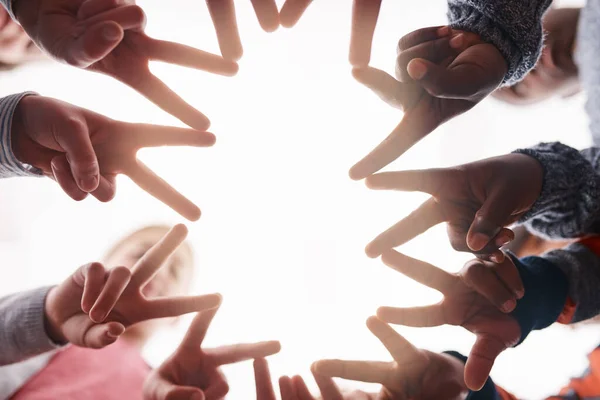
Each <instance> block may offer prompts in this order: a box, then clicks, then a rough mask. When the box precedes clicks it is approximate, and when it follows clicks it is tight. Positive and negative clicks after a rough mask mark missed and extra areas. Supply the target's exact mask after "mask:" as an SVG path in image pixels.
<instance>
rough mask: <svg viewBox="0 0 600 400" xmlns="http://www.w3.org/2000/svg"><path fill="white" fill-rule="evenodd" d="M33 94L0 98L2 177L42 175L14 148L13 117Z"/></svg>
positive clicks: (0, 176)
mask: <svg viewBox="0 0 600 400" xmlns="http://www.w3.org/2000/svg"><path fill="white" fill-rule="evenodd" d="M0 1H1V0H0ZM32 94H34V93H31V92H25V93H18V94H13V95H10V96H7V97H4V98H1V99H0V179H1V178H11V177H16V176H39V175H40V172H39V171H37V170H36V169H35V168H33V167H31V166H28V165H26V164H23V163H22V162H20V161H19V160H18V159H17V158H16V157H15V154H14V152H13V148H12V136H13V119H14V116H15V114H16V111H17V106H18V104H19V102H20V101H21V99H22V98H23V97H25V96H29V95H32Z"/></svg>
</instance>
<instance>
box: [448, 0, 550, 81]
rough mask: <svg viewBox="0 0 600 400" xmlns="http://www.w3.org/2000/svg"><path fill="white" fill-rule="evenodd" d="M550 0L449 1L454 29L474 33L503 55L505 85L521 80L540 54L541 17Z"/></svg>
mask: <svg viewBox="0 0 600 400" xmlns="http://www.w3.org/2000/svg"><path fill="white" fill-rule="evenodd" d="M551 3H552V0H532V1H516V0H496V1H493V2H492V1H487V0H448V18H449V20H450V24H451V25H452V27H453V28H456V29H460V30H465V31H469V32H474V33H477V34H478V35H479V36H481V38H482V39H483V40H485V41H486V42H490V43H492V44H494V45H495V46H496V47H497V48H498V50H499V51H500V53H502V55H503V56H504V58H505V60H506V62H507V64H508V70H507V72H506V75H505V77H504V84H512V83H515V82H516V81H518V80H520V79H521V78H522V77H523V76H524V75H525V74H526V73H527V72H528V71H529V70H530V69H532V68H533V67H534V66H535V64H536V63H537V60H538V58H539V56H540V53H541V49H542V43H543V31H542V16H543V14H544V12H545V11H546V10H547V9H548V7H549V6H550V4H551Z"/></svg>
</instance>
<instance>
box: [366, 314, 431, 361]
mask: <svg viewBox="0 0 600 400" xmlns="http://www.w3.org/2000/svg"><path fill="white" fill-rule="evenodd" d="M367 327H368V328H369V330H370V331H371V333H373V335H375V336H377V339H379V340H380V341H381V343H382V344H383V345H384V346H385V348H386V349H387V350H388V352H389V353H390V354H391V356H392V357H393V358H394V360H395V361H396V362H397V363H398V364H401V365H404V364H407V363H411V361H412V360H413V359H414V358H416V357H417V356H418V355H419V353H418V350H417V348H416V347H415V346H413V345H412V343H410V342H409V341H408V340H406V339H404V338H403V337H402V336H400V335H399V334H398V333H397V332H396V331H395V330H394V329H392V327H391V326H389V325H388V324H386V323H385V322H383V321H382V320H380V319H379V318H377V317H370V318H369V319H368V320H367Z"/></svg>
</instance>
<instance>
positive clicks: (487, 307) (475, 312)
mask: <svg viewBox="0 0 600 400" xmlns="http://www.w3.org/2000/svg"><path fill="white" fill-rule="evenodd" d="M382 260H383V262H384V263H385V264H386V265H388V266H389V267H391V268H393V269H394V270H396V271H398V272H400V273H402V274H404V275H406V276H407V277H409V278H411V279H413V280H415V281H417V282H419V283H421V284H423V285H425V286H428V287H430V288H432V289H435V290H437V291H439V292H441V293H442V294H443V295H444V299H443V300H442V301H441V302H440V303H438V304H434V305H430V306H424V307H410V308H391V307H381V308H380V309H379V310H378V311H377V316H378V317H379V318H381V319H382V320H383V321H385V322H389V323H393V324H400V325H406V326H413V327H433V326H440V325H445V324H449V325H456V326H462V327H463V328H465V329H467V330H468V331H470V332H473V333H474V334H475V335H476V336H477V340H476V341H475V344H474V345H473V349H472V350H471V355H470V356H469V359H468V361H467V364H466V366H465V382H466V384H467V386H468V387H469V388H470V389H473V390H479V389H480V388H481V387H482V386H483V384H484V383H485V381H486V379H487V377H488V376H489V373H490V371H491V369H492V366H493V364H494V361H495V359H496V357H498V355H499V354H500V353H502V352H503V351H504V350H506V349H507V348H509V347H512V346H514V345H516V344H517V343H518V342H519V340H520V338H521V327H520V325H519V323H518V321H517V320H516V319H515V318H514V317H512V316H510V315H508V314H505V313H508V312H511V311H513V310H514V308H515V307H516V300H514V298H516V297H517V296H516V295H515V294H514V293H513V292H511V291H509V290H508V289H507V286H508V287H515V286H516V287H518V288H519V289H517V290H518V291H520V292H521V293H523V292H524V289H523V286H522V283H521V281H520V277H519V275H518V273H517V271H516V268H515V266H514V264H513V263H512V260H511V259H510V258H506V259H505V261H504V263H503V264H501V265H494V264H491V263H486V262H484V261H481V260H475V261H472V262H470V263H467V265H466V266H465V269H464V270H463V272H461V273H460V274H450V273H448V272H446V271H443V270H441V269H439V268H437V267H435V266H433V265H431V264H428V263H425V262H422V261H419V260H415V259H413V258H411V257H408V256H405V255H403V254H400V253H398V252H396V251H394V250H391V251H388V252H386V253H384V254H383V256H382ZM492 268H494V269H495V271H494V272H492ZM509 285H510V286H509ZM499 299H500V300H499ZM500 308H502V309H503V311H504V312H502V311H500V310H499V309H500Z"/></svg>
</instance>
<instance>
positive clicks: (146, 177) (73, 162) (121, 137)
mask: <svg viewBox="0 0 600 400" xmlns="http://www.w3.org/2000/svg"><path fill="white" fill-rule="evenodd" d="M11 136H12V151H13V153H14V155H15V157H16V158H17V159H18V160H19V161H21V162H22V163H25V164H29V165H32V166H34V167H36V168H38V169H39V170H41V171H42V173H43V174H44V175H45V176H48V177H50V178H52V179H54V180H55V181H56V182H57V183H58V184H59V185H60V187H61V188H62V189H63V191H64V192H65V193H66V194H67V195H69V196H70V197H71V198H72V199H74V200H76V201H80V200H83V199H84V198H86V197H87V195H88V194H92V195H93V196H94V197H96V198H97V199H98V200H100V201H103V202H107V201H110V200H112V199H113V197H114V196H115V194H116V176H117V175H118V174H124V175H127V176H128V177H129V178H131V179H132V180H133V181H134V182H135V183H136V184H137V185H138V186H140V187H141V188H142V189H143V190H145V191H146V192H148V193H149V194H151V195H152V196H154V197H156V198H157V199H158V200H160V201H162V202H163V203H165V204H167V205H168V206H170V207H171V208H173V210H175V211H176V212H178V213H179V214H181V215H182V216H183V217H185V218H187V219H189V220H191V221H195V220H197V219H199V218H200V209H199V208H198V207H197V206H196V205H195V204H194V203H192V202H191V201H190V200H188V199H187V198H185V197H184V196H183V195H182V194H180V193H179V192H177V191H176V190H175V189H174V188H173V187H171V186H170V185H169V184H168V183H167V182H165V181H164V180H162V179H161V178H160V177H158V176H157V175H156V174H154V172H152V171H151V170H150V169H149V168H148V167H147V166H146V165H145V164H143V163H142V162H141V161H139V160H138V159H137V157H136V154H137V151H138V150H139V149H141V148H143V147H159V146H195V147H210V146H212V145H213V144H214V142H215V136H214V135H213V134H212V133H208V132H202V131H194V130H191V129H182V128H174V127H167V126H157V125H148V124H131V123H125V122H119V121H114V120H111V119H109V118H107V117H104V116H102V115H100V114H96V113H94V112H92V111H89V110H85V109H83V108H79V107H76V106H73V105H71V104H68V103H64V102H61V101H58V100H55V99H51V98H48V97H42V96H26V97H24V98H23V99H22V100H21V101H20V102H19V104H18V105H17V108H16V110H15V114H14V116H13V124H12V129H11Z"/></svg>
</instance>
